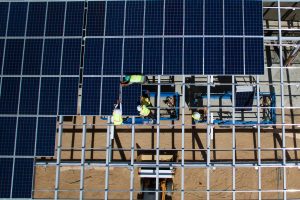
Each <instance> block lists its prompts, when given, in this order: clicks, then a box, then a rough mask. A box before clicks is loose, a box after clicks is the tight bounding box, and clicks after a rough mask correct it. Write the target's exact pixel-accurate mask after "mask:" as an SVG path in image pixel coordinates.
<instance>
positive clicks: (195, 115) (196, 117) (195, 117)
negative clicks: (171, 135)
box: [192, 112, 201, 120]
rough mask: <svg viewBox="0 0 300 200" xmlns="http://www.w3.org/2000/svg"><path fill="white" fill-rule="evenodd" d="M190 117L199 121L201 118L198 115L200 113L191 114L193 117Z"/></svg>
mask: <svg viewBox="0 0 300 200" xmlns="http://www.w3.org/2000/svg"><path fill="white" fill-rule="evenodd" d="M192 117H193V118H194V119H197V120H198V119H200V118H201V115H200V113H198V112H194V113H193V115H192Z"/></svg>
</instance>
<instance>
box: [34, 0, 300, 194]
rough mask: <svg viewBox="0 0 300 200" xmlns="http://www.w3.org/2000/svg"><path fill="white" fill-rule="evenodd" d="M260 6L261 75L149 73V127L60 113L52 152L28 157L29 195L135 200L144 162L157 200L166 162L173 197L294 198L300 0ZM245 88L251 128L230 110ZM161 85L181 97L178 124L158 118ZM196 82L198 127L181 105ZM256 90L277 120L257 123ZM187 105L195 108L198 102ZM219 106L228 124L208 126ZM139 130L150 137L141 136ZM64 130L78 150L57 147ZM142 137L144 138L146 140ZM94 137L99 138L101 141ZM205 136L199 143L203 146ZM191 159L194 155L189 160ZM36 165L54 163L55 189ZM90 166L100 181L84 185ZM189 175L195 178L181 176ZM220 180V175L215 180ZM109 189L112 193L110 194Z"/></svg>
mask: <svg viewBox="0 0 300 200" xmlns="http://www.w3.org/2000/svg"><path fill="white" fill-rule="evenodd" d="M263 9H264V33H265V37H264V42H265V55H266V56H265V63H266V65H267V66H266V67H265V75H264V76H231V77H230V78H229V81H227V82H223V81H222V79H221V78H220V77H213V76H194V77H189V76H176V77H166V76H156V77H152V79H151V77H149V79H150V80H151V81H150V83H149V85H151V86H154V87H157V96H158V97H157V99H158V101H157V102H158V103H157V105H156V107H155V109H156V114H157V121H156V123H155V124H151V125H144V124H136V123H135V117H132V123H131V124H128V125H123V126H120V127H117V128H116V131H117V133H114V134H115V135H112V133H111V131H110V130H111V118H110V117H108V118H107V121H106V122H104V121H103V120H102V121H101V119H100V118H99V116H94V117H92V116H79V117H72V119H71V121H69V119H67V118H70V117H66V116H59V120H58V132H57V142H56V144H57V146H56V155H55V157H53V158H39V159H36V161H35V178H36V180H35V183H34V186H35V187H34V189H33V197H34V198H50V199H51V198H55V199H59V198H71V199H72V198H73V199H78V198H80V199H84V198H91V199H92V198H95V199H114V198H116V197H118V198H119V199H136V198H137V193H139V192H145V191H142V190H141V189H140V187H137V185H138V184H137V183H136V180H138V179H139V177H138V175H137V171H138V169H139V168H141V167H149V168H154V169H155V173H156V185H155V189H154V190H153V191H151V192H155V196H156V199H159V196H160V193H161V192H162V191H161V189H160V185H159V169H160V168H161V167H173V168H175V169H176V170H177V171H176V174H177V175H176V177H177V179H178V180H177V185H176V187H175V189H174V190H173V191H172V193H173V198H174V199H197V198H199V199H218V198H228V199H265V198H272V199H273V198H278V199H291V198H299V197H300V185H299V184H297V183H294V182H289V180H292V178H293V177H296V178H297V176H298V178H299V177H300V172H299V168H300V164H299V159H298V156H297V155H298V152H299V150H300V147H298V146H297V137H299V136H298V134H299V131H300V128H299V126H300V116H299V114H300V112H299V111H300V104H299V103H298V102H297V101H299V98H300V97H299V95H300V91H299V90H298V88H299V85H300V80H299V78H298V77H299V75H300V70H299V66H300V63H299V62H300V60H299V58H298V59H297V57H296V56H297V54H298V51H299V41H300V29H299V27H300V2H299V1H296V0H294V1H292V0H285V1H283V0H277V1H275V0H264V8H263ZM183 64H184V63H183ZM297 75H298V77H297ZM245 85H246V86H249V85H251V86H253V87H255V88H256V91H255V98H256V99H255V100H256V102H257V104H256V106H255V107H254V115H255V117H256V121H257V123H256V124H252V125H251V126H250V127H249V125H247V124H244V125H243V124H236V123H235V122H236V121H237V120H238V118H239V117H240V116H238V113H237V112H236V108H235V107H234V105H235V94H236V92H235V90H236V86H245ZM166 87H172V88H174V89H175V91H176V92H179V93H180V94H181V97H180V107H179V110H180V119H179V121H175V122H174V121H167V122H166V121H161V120H160V117H161V116H160V110H161V109H162V108H164V107H163V105H160V102H161V101H160V99H161V97H160V94H161V92H162V91H163V90H165V88H166ZM197 87H204V88H206V92H207V100H206V105H205V106H206V107H207V113H208V115H207V119H206V122H205V123H201V124H194V123H193V122H192V120H191V110H190V109H191V108H192V107H191V106H190V105H188V103H187V102H189V101H192V100H193V98H190V94H193V92H194V89H197ZM216 87H229V88H231V91H232V103H231V105H224V106H216V105H215V104H214V103H213V100H212V99H211V94H212V89H213V88H216ZM261 91H262V92H273V93H275V95H276V99H277V100H276V106H274V107H272V108H273V109H275V110H276V112H277V119H276V120H277V121H276V123H274V124H263V123H261V120H262V110H263V109H265V108H264V107H263V106H262V105H261V104H260V103H259V102H260V101H261V100H260V98H261V93H260V92H261ZM299 102H300V101H299ZM193 108H194V109H199V107H193ZM220 109H225V110H226V109H227V110H229V112H231V116H230V119H231V120H232V123H231V124H227V125H226V124H223V125H216V124H214V123H213V120H214V118H215V117H216V110H220ZM146 132H149V133H151V134H145V135H146V136H143V134H144V133H146ZM97 133H99V134H101V137H97V138H98V139H99V140H98V142H99V143H101V145H100V146H99V147H94V146H93V145H90V144H89V145H88V146H89V147H87V138H88V137H96V136H95V134H97ZM71 134H72V135H73V136H74V137H75V135H76V136H79V137H80V139H79V142H78V144H80V145H81V146H80V147H78V148H77V147H75V146H76V145H74V143H76V142H74V141H73V142H72V144H68V145H64V142H67V141H69V142H70V138H71V137H69V136H67V135H71ZM122 134H124V135H125V136H123V137H122V138H123V139H124V138H125V137H127V138H130V139H128V140H126V141H127V143H128V145H127V147H125V148H123V147H122V146H120V145H119V144H120V142H121V143H122V141H121V140H120V138H121V136H120V135H122ZM166 134H169V135H172V140H171V141H174V140H176V141H177V140H178V142H177V143H176V144H177V145H175V144H173V143H174V142H171V143H172V145H171V147H170V145H169V144H166V142H165V138H167V137H169V136H167V135H166ZM249 135H250V136H251V137H253V138H254V139H253V140H254V142H253V143H254V144H253V146H252V147H249V146H248V147H243V148H241V145H240V143H239V142H238V141H240V140H242V139H243V138H244V137H246V138H249ZM267 135H268V136H267ZM270 135H271V136H270ZM148 136H151V138H147V137H148ZM155 136H156V137H155ZM269 136H270V137H269ZM170 137H171V136H170ZM190 137H192V138H193V139H192V140H191V143H192V145H191V146H192V147H191V146H190V144H189V143H188V141H190V139H188V141H186V140H187V138H190ZM251 137H250V138H251ZM141 138H143V139H144V140H149V141H150V140H151V145H150V146H151V147H146V148H142V149H141V148H139V147H137V145H136V144H137V140H138V142H141V141H142V139H141ZM100 139H103V140H101V141H100ZM218 139H221V140H223V139H227V140H228V141H226V142H225V143H222V144H224V146H221V148H218V147H217V145H216V143H218V141H216V140H218ZM267 139H273V140H274V146H271V147H270V146H268V145H265V144H264V142H266V141H267ZM205 141H206V144H204V143H205ZM194 143H197V144H198V148H196V147H195V144H194ZM226 143H227V144H226ZM200 144H201V145H200ZM220 144H221V143H220ZM243 144H244V143H243ZM277 145H278V146H279V147H278V146H277ZM115 146H117V147H115ZM175 146H176V147H175ZM229 146H230V147H229ZM246 146H247V145H246ZM141 151H153V152H155V154H154V155H155V160H153V162H147V163H144V162H140V161H137V159H136V157H137V155H138V154H139V152H141ZM162 151H174V152H175V153H176V154H178V155H179V156H178V157H179V159H178V160H177V161H172V162H160V155H161V152H162ZM64 152H71V154H72V155H71V156H70V159H66V157H67V156H65V155H63V154H64ZM74 152H75V153H77V154H78V156H80V159H74V157H76V156H74ZM93 152H94V153H96V152H101V153H103V154H101V153H100V154H101V155H100V156H98V158H103V159H95V158H94V157H97V156H92V154H93ZM116 152H120V157H121V158H120V159H116V158H115V157H116V156H115V154H116ZM122 152H123V153H122ZM249 152H251V153H249ZM104 153H105V154H104ZM127 153H128V156H127ZM190 154H191V155H192V156H190ZM244 154H245V155H246V156H245V157H247V155H249V158H248V159H246V158H244V156H242V157H243V158H242V159H241V158H240V155H244ZM269 155H272V156H274V157H272V156H269ZM124 157H125V159H124ZM190 157H191V158H192V159H190ZM193 157H200V158H194V159H193ZM68 167H69V168H71V169H72V167H78V169H79V173H77V175H74V176H76V177H78V181H77V183H79V187H77V186H76V189H74V188H64V187H62V182H65V181H66V178H65V177H62V169H64V168H68ZM38 168H42V169H46V168H55V169H54V170H52V171H51V172H52V173H54V172H55V173H54V174H55V177H54V179H51V181H53V182H52V183H50V184H53V185H54V188H50V189H47V188H38V187H37V185H39V184H40V183H39V181H40V180H39V178H41V176H39V174H38V173H37V171H38ZM94 168H99V169H104V171H103V172H102V171H98V172H97V173H101V174H102V175H103V176H101V177H102V178H104V180H97V179H95V181H97V182H94V183H88V182H89V180H88V177H89V176H87V174H90V171H89V170H91V169H94ZM116 169H117V170H121V169H126V170H129V172H128V173H126V174H124V173H120V174H119V175H120V177H119V179H120V181H121V180H122V176H127V178H125V180H126V181H127V182H112V180H111V176H112V175H111V171H112V170H115V171H116ZM274 170H275V172H274ZM194 171H195V173H194ZM121 172H123V171H121ZM191 172H192V173H191ZM49 173H50V172H49ZM116 173H118V172H116ZM190 173H191V174H194V175H197V176H201V177H193V176H190V175H188V174H190ZM272 173H275V175H276V178H275V179H274V180H276V183H274V184H275V185H276V187H273V188H272V187H268V186H267V185H268V183H267V182H266V181H267V178H270V177H269V176H265V175H266V174H268V175H269V174H272ZM46 174H48V172H47V173H46ZM241 174H243V175H241ZM247 174H248V175H247ZM48 175H49V174H48ZM249 175H250V176H249ZM273 175H274V174H273ZM275 175H274V176H275ZM227 176H229V177H227ZM292 176H293V177H292ZM176 177H175V179H176ZM220 178H221V179H222V180H219V179H220ZM193 179H197V180H198V179H199V180H203V181H204V182H201V184H198V185H197V186H196V185H194V186H191V185H189V184H190V183H194V182H193V181H194V180H193ZM270 179H271V180H273V179H272V178H270ZM116 180H118V179H114V181H116ZM48 181H49V180H48ZM100 182H102V183H101V185H102V186H103V187H96V186H95V187H91V186H90V185H89V184H95V185H97V184H98V183H99V184H100ZM217 182H223V185H216V183H217ZM241 182H242V183H241ZM247 182H255V183H251V184H250V185H251V186H253V185H254V186H253V187H246V186H245V185H247ZM270 184H271V185H272V184H273V183H270ZM116 185H117V186H116ZM118 185H119V186H118ZM124 188H125V189H124ZM147 192H150V191H147ZM43 193H47V195H48V196H47V195H46V196H43ZM64 193H66V194H64ZM87 193H90V194H89V196H86V195H87ZM114 193H115V194H116V196H113V195H112V194H114ZM49 195H50V196H49ZM51 195H52V196H51Z"/></svg>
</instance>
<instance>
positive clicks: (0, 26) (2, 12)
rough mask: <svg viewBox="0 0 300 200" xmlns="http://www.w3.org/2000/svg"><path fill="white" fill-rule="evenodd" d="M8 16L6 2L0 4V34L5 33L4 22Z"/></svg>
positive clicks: (3, 34)
mask: <svg viewBox="0 0 300 200" xmlns="http://www.w3.org/2000/svg"><path fill="white" fill-rule="evenodd" d="M7 18H8V3H1V4H0V19H1V20H0V36H5V34H6V23H7Z"/></svg>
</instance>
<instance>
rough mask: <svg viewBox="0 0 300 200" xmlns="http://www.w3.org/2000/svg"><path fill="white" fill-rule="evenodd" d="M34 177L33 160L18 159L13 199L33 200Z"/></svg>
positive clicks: (16, 161)
mask: <svg viewBox="0 0 300 200" xmlns="http://www.w3.org/2000/svg"><path fill="white" fill-rule="evenodd" d="M32 175H33V159H32V158H16V160H15V169H14V180H13V181H14V182H13V191H12V198H31V190H32V178H33V177H32Z"/></svg>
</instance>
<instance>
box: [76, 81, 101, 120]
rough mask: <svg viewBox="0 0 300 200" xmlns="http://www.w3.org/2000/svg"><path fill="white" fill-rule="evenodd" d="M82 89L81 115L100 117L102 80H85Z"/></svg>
mask: <svg viewBox="0 0 300 200" xmlns="http://www.w3.org/2000/svg"><path fill="white" fill-rule="evenodd" d="M82 87H83V88H82V102H81V114H82V115H99V114H100V95H101V78H96V77H92V78H84V79H83V86H82Z"/></svg>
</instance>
